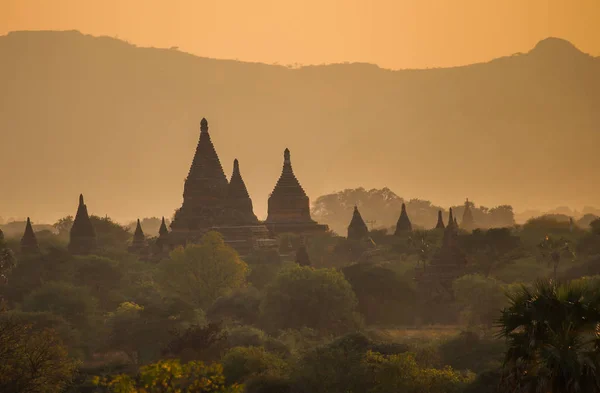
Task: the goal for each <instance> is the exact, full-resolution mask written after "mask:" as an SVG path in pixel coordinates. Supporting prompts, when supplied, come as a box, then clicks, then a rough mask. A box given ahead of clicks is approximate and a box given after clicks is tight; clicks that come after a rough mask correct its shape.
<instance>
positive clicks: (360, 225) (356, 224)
mask: <svg viewBox="0 0 600 393" xmlns="http://www.w3.org/2000/svg"><path fill="white" fill-rule="evenodd" d="M368 236H369V228H367V224H365V222H364V220H363V218H362V216H361V215H360V212H359V211H358V207H357V206H354V213H352V220H350V225H348V240H362V239H364V238H366V237H368Z"/></svg>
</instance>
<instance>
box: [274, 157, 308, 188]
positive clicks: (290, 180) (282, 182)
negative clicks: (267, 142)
mask: <svg viewBox="0 0 600 393" xmlns="http://www.w3.org/2000/svg"><path fill="white" fill-rule="evenodd" d="M271 196H275V197H278V196H302V197H305V196H306V192H304V189H303V188H302V186H301V185H300V182H299V181H298V179H296V176H295V175H294V171H293V169H292V160H291V158H290V150H289V149H285V151H284V152H283V170H282V171H281V176H280V177H279V180H278V181H277V184H276V185H275V188H274V189H273V192H272V193H271Z"/></svg>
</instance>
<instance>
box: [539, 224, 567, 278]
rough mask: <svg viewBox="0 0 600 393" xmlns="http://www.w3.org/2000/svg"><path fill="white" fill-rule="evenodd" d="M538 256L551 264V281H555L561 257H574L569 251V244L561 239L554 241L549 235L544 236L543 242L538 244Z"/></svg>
mask: <svg viewBox="0 0 600 393" xmlns="http://www.w3.org/2000/svg"><path fill="white" fill-rule="evenodd" d="M538 249H539V250H540V255H541V257H542V259H544V260H545V261H547V262H548V263H549V264H550V263H551V264H552V267H553V268H554V275H553V279H554V281H556V270H557V269H558V265H559V264H560V260H561V258H562V257H563V256H570V257H573V258H574V257H575V253H574V252H573V251H572V250H571V247H570V245H569V242H568V241H567V240H565V239H563V238H560V239H554V238H553V237H550V236H549V235H546V237H545V238H544V240H542V242H541V243H540V244H538Z"/></svg>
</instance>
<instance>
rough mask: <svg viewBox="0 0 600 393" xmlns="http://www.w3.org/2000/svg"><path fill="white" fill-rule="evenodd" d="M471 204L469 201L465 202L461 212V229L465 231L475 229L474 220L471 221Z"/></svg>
mask: <svg viewBox="0 0 600 393" xmlns="http://www.w3.org/2000/svg"><path fill="white" fill-rule="evenodd" d="M472 204H473V203H472V202H469V199H468V198H467V200H466V201H465V211H464V212H463V216H462V222H461V226H462V229H464V230H466V231H469V232H470V231H472V230H473V229H475V220H474V219H473V212H471V205H472Z"/></svg>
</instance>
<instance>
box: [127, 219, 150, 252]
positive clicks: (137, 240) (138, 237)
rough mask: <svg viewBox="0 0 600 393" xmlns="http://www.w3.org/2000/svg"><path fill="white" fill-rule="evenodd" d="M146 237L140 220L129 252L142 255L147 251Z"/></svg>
mask: <svg viewBox="0 0 600 393" xmlns="http://www.w3.org/2000/svg"><path fill="white" fill-rule="evenodd" d="M146 246H147V244H146V235H144V231H143V230H142V224H141V223H140V220H139V218H138V220H137V225H136V227H135V232H134V233H133V240H132V242H131V246H130V247H129V251H130V252H133V253H141V252H143V251H145V250H146Z"/></svg>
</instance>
